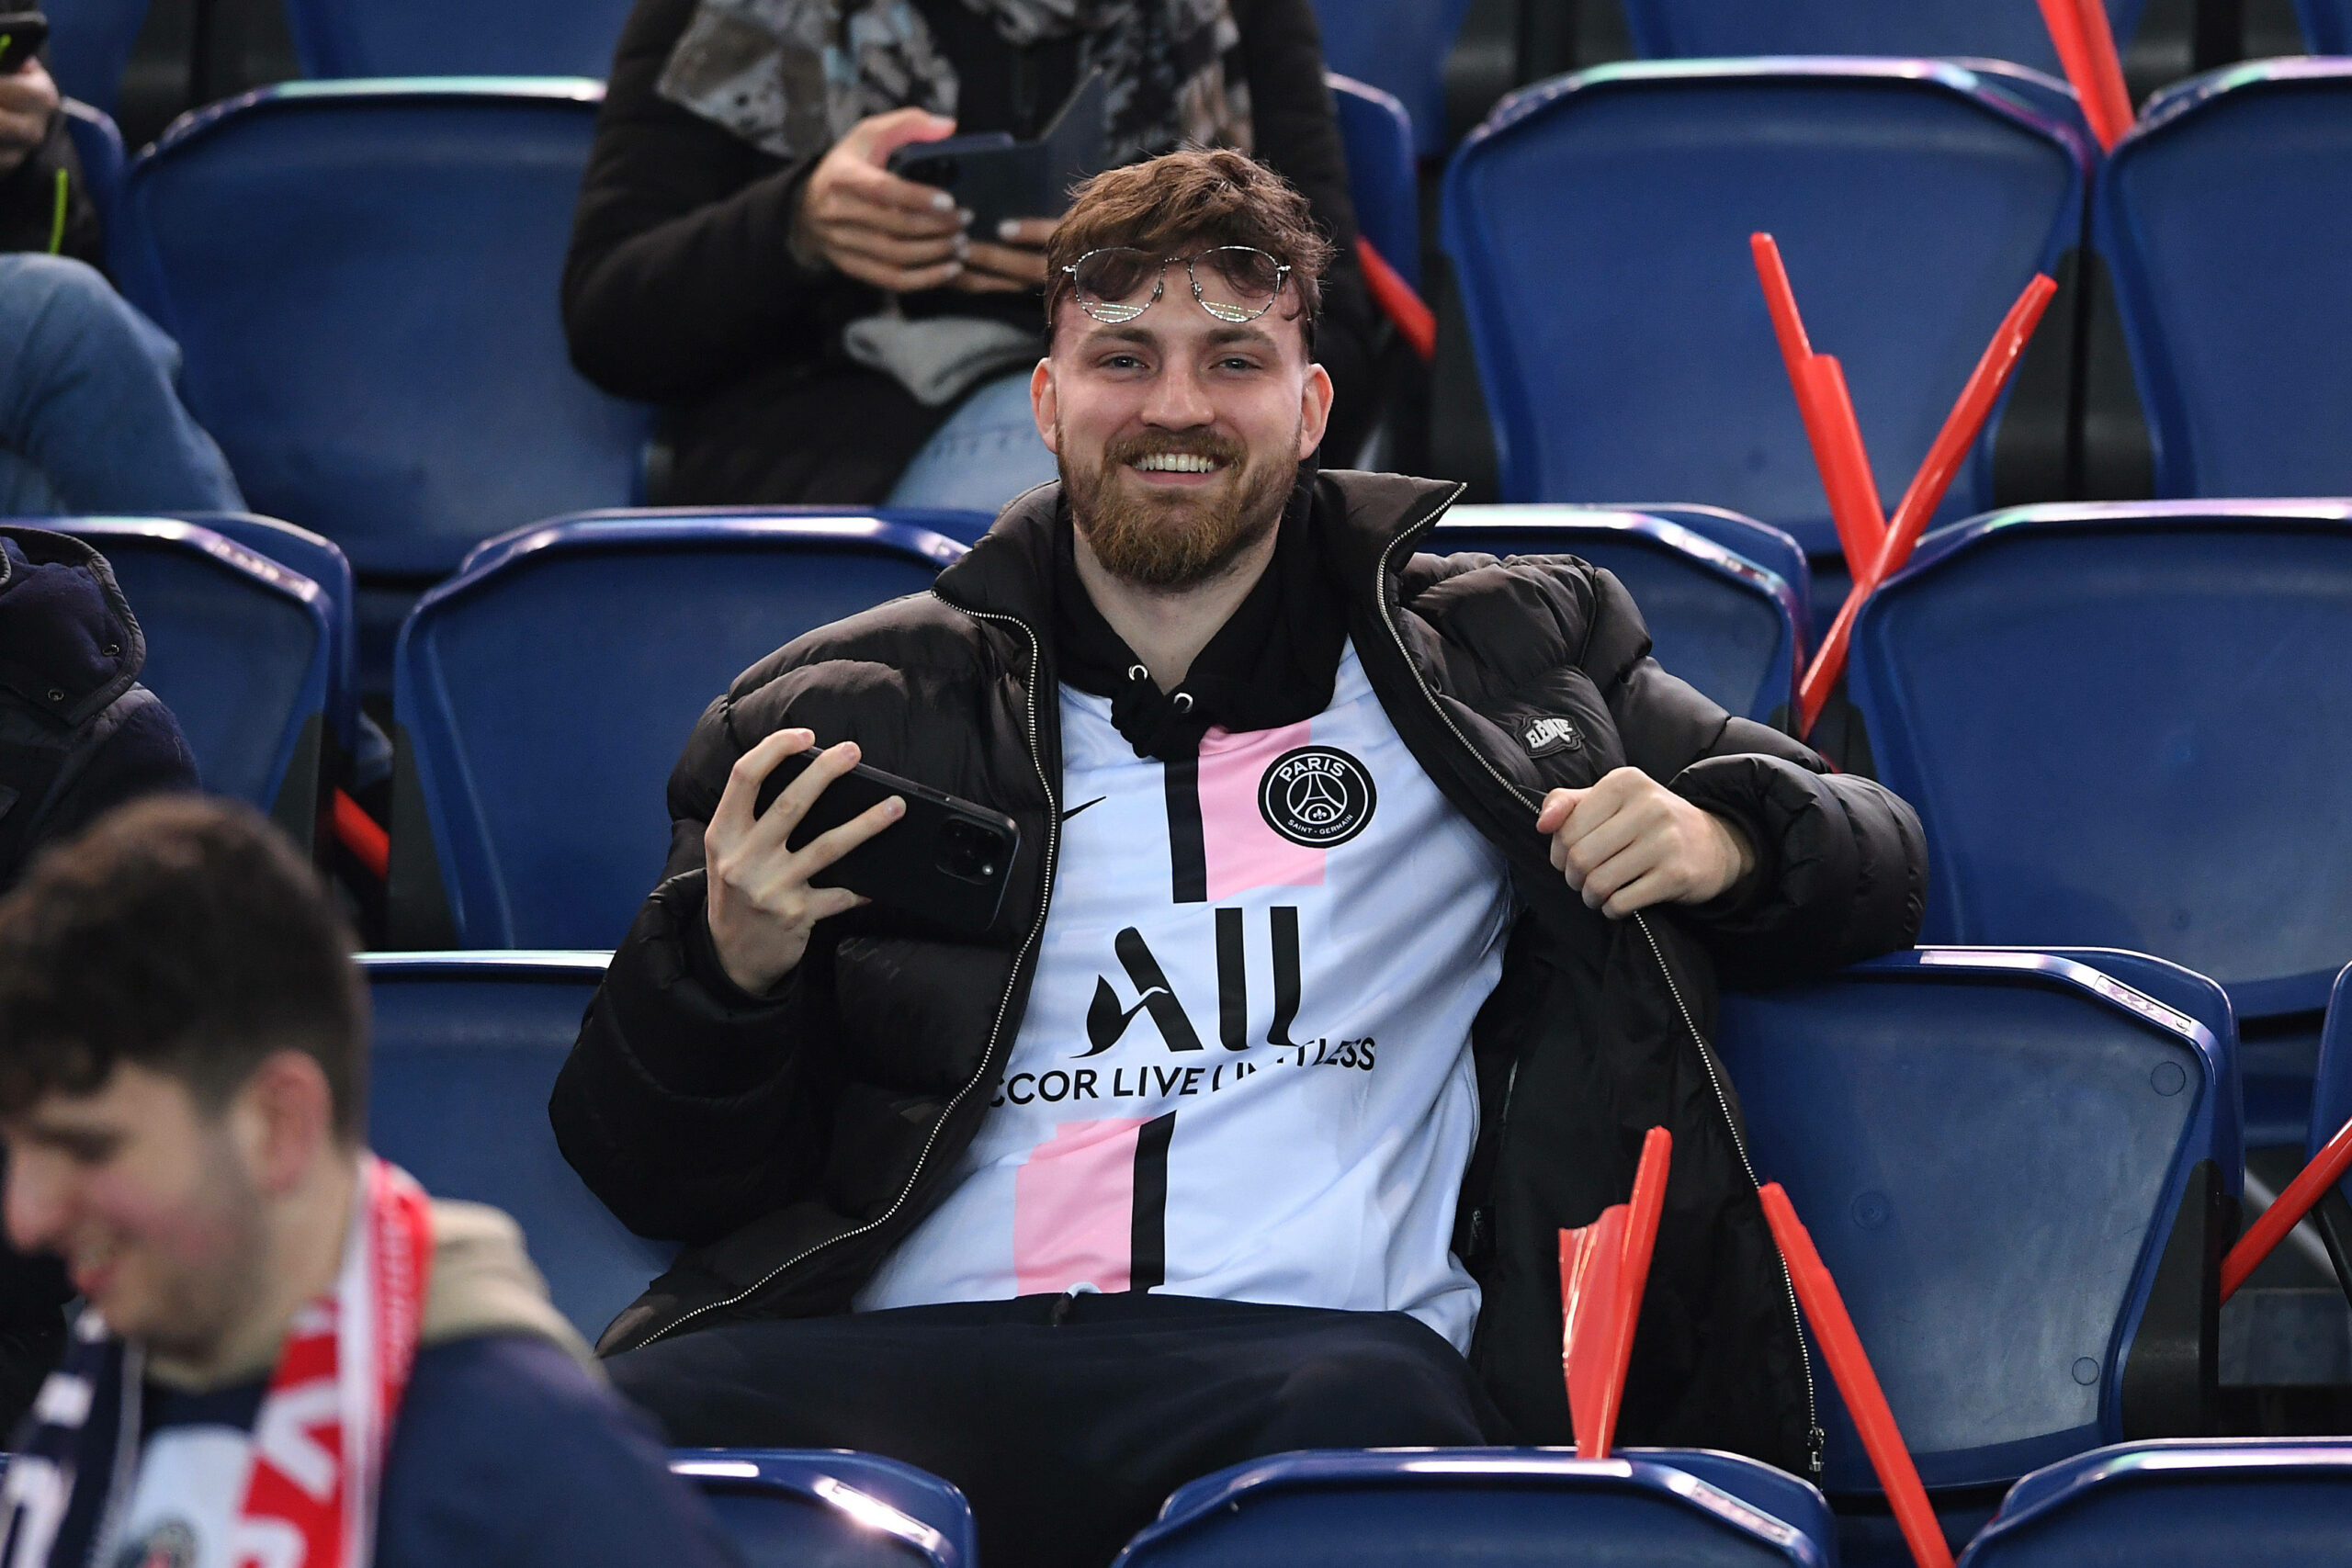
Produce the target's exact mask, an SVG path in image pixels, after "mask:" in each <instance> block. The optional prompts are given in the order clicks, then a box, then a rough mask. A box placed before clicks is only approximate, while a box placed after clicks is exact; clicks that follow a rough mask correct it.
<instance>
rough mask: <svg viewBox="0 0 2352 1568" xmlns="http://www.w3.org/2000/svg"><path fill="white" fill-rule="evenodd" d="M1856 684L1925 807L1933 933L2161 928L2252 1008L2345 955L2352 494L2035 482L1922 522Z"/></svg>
mask: <svg viewBox="0 0 2352 1568" xmlns="http://www.w3.org/2000/svg"><path fill="white" fill-rule="evenodd" d="M1853 647H1854V654H1853V660H1852V664H1851V667H1850V671H1849V682H1850V690H1851V691H1852V693H1853V695H1854V700H1855V702H1856V703H1857V705H1859V706H1860V709H1861V713H1862V716H1863V719H1864V722H1865V723H1866V724H1867V725H1868V727H1869V732H1870V737H1871V749H1872V751H1873V753H1874V755H1875V757H1876V759H1877V764H1878V770H1879V775H1880V777H1881V778H1883V779H1884V780H1885V781H1886V783H1887V784H1889V785H1890V786H1892V787H1893V788H1894V790H1895V792H1896V793H1898V794H1899V795H1902V796H1903V797H1904V798H1905V800H1908V801H1909V802H1910V803H1911V804H1912V805H1913V806H1914V807H1917V810H1918V812H1919V817H1920V820H1921V822H1922V824H1923V825H1924V826H1925V827H1926V829H1927V835H1928V912H1927V923H1926V927H1925V932H1926V936H1927V938H1928V940H1930V941H1939V942H2032V943H2040V942H2081V943H2094V944H2097V945H2100V946H2106V947H2121V948H2131V949H2134V950H2137V951H2139V952H2143V953H2157V954H2160V955H2161V956H2163V957H2165V958H2169V959H2172V960H2174V961H2175V962H2177V963H2179V964H2187V965H2188V967H2190V968H2192V969H2195V970H2197V971H2198V972H2199V973H2200V974H2205V975H2210V976H2212V977H2213V978H2214V979H2216V980H2219V981H2220V982H2222V985H2223V986H2225V987H2228V989H2229V992H2230V997H2231V999H2232V1001H2233V1003H2234V1004H2235V1006H2236V1008H2237V1010H2238V1012H2239V1014H2240V1015H2241V1016H2245V1017H2257V1018H2258V1017H2267V1016H2274V1015H2278V1014H2284V1013H2291V1012H2316V1011H2317V1010H2319V1009H2320V1008H2321V1007H2323V1006H2324V1005H2325V1001H2326V995H2327V987H2328V984H2329V982H2330V981H2332V980H2333V979H2334V978H2335V972H2336V971H2337V970H2338V969H2340V968H2342V967H2343V966H2344V964H2345V963H2346V960H2347V959H2352V879H2347V878H2346V877H2342V876H2336V875H2327V874H2317V873H2316V867H2315V865H2314V863H2313V862H2312V853H2313V846H2315V845H2318V844H2333V843H2335V842H2338V841H2340V840H2341V839H2342V837H2343V833H2344V825H2345V824H2346V822H2347V821H2352V774H2347V773H2346V771H2345V769H2344V768H2343V766H2342V758H2341V755H2340V750H2341V749H2340V745H2339V741H2338V737H2340V736H2342V735H2344V734H2346V732H2347V731H2352V682H2346V680H2345V679H2344V676H2343V672H2344V671H2345V670H2346V668H2347V667H2352V502H2116V503H2110V504H2093V505H2069V506H2046V507H2026V508H2019V509H2018V510H2016V511H2012V512H2004V513H1996V514H1995V515H1993V516H1990V517H1985V518H1978V519H1975V520H1973V521H1972V522H1970V523H1967V524H1965V525H1961V526H1959V527H1955V528H1951V529H1948V530H1946V531H1945V532H1944V533H1942V534H1940V535H1938V536H1934V537H1931V538H1930V539H1928V541H1926V542H1925V543H1924V544H1923V545H1922V546H1921V547H1920V549H1919V552H1918V554H1917V556H1916V557H1915V558H1914V560H1913V563H1912V564H1911V565H1910V566H1909V567H1908V568H1907V569H1906V570H1905V571H1903V572H1902V573H1900V574H1899V575H1898V576H1897V577H1895V578H1894V580H1893V581H1889V582H1888V583H1887V584H1886V585H1885V586H1884V587H1883V588H1882V589H1881V590H1880V592H1878V593H1877V594H1876V595H1875V596H1874V597H1873V598H1872V599H1871V602H1870V603H1869V604H1866V605H1865V606H1864V607H1863V609H1862V611H1861V614H1860V617H1859V618H1858V620H1857V622H1856V625H1855V632H1854V644H1853Z"/></svg>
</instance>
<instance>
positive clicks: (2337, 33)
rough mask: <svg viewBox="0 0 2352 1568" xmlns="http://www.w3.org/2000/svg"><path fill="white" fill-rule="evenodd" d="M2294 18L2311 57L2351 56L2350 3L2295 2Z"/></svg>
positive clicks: (2335, 0) (2338, 0)
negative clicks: (2325, 55) (2299, 25)
mask: <svg viewBox="0 0 2352 1568" xmlns="http://www.w3.org/2000/svg"><path fill="white" fill-rule="evenodd" d="M2295 17H2296V19H2297V20H2298V21H2300V22H2301V23H2302V24H2303V41H2304V43H2305V44H2307V45H2308V46H2309V47H2310V49H2311V51H2312V53H2313V54H2352V3H2347V0H2295Z"/></svg>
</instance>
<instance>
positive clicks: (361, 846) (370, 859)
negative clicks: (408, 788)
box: [333, 790, 392, 882]
mask: <svg viewBox="0 0 2352 1568" xmlns="http://www.w3.org/2000/svg"><path fill="white" fill-rule="evenodd" d="M333 820H334V836H335V837H336V838H337V839H338V840H341V841H342V843H343V846H344V848H345V849H347V850H349V851H350V852H352V854H353V856H354V857H355V858H356V859H357V860H358V862H359V863H360V864H361V865H363V866H365V867H367V868H368V872H369V873H370V874H372V875H373V876H374V877H375V878H376V880H377V881H379V882H381V881H383V880H384V878H385V876H386V874H389V873H390V870H391V867H392V840H391V835H390V834H388V833H386V832H385V831H384V829H381V828H379V827H378V826H377V825H376V819H375V818H373V817H370V816H368V813H367V812H365V811H364V810H362V809H360V806H359V803H358V802H357V801H356V800H354V799H352V798H351V796H349V795H345V794H344V792H343V791H341V790H337V791H335V792H334V818H333Z"/></svg>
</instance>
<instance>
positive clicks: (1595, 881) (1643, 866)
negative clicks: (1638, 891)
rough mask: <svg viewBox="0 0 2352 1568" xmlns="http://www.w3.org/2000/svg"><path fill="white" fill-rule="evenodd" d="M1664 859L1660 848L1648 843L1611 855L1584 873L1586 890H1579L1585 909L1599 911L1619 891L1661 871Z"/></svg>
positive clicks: (1637, 844)
mask: <svg viewBox="0 0 2352 1568" xmlns="http://www.w3.org/2000/svg"><path fill="white" fill-rule="evenodd" d="M1661 859H1662V857H1661V856H1660V854H1659V852H1658V846H1657V844H1656V843H1655V842H1653V841H1651V840H1640V841H1637V842H1635V843H1634V844H1633V845H1632V846H1630V847H1629V848H1626V849H1624V850H1621V851H1619V852H1617V853H1615V854H1613V855H1611V856H1610V857H1609V858H1608V859H1607V860H1605V861H1603V862H1601V863H1600V864H1599V865H1596V866H1594V867H1592V868H1591V869H1590V870H1589V871H1587V872H1586V873H1585V875H1584V886H1582V887H1581V888H1579V889H1578V891H1579V892H1581V893H1582V894H1583V895H1584V902H1585V907H1586V908H1589V909H1598V908H1600V907H1601V906H1602V905H1603V904H1605V903H1607V902H1608V901H1609V900H1610V899H1611V898H1612V897H1615V896H1616V895H1617V894H1618V892H1619V891H1620V890H1622V889H1623V888H1626V887H1630V886H1633V885H1634V883H1635V882H1638V881H1639V880H1641V879H1642V878H1643V877H1645V876H1646V875H1648V874H1651V873H1653V872H1655V871H1657V870H1658V869H1659V864H1660V861H1661Z"/></svg>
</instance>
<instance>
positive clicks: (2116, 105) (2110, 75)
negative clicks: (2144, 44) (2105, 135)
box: [2075, 0, 2140, 152]
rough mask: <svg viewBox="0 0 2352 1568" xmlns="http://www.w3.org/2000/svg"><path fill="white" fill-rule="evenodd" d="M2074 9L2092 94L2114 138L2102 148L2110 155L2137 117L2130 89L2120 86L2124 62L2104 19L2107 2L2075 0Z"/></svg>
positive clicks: (2113, 31) (2113, 33) (2112, 28)
mask: <svg viewBox="0 0 2352 1568" xmlns="http://www.w3.org/2000/svg"><path fill="white" fill-rule="evenodd" d="M2075 10H2076V12H2077V13H2078V14H2079V15H2080V16H2081V17H2082V28H2083V42H2084V44H2085V46H2086V51H2087V53H2088V57H2089V60H2090V66H2091V90H2092V91H2093V92H2094V93H2096V94H2098V99H2099V105H2100V113H2101V116H2102V118H2105V119H2106V121H2107V123H2108V124H2109V126H2111V127H2112V128H2113V129H2114V131H2115V135H2114V138H2113V139H2112V140H2108V141H2103V145H2104V146H2105V147H2106V149H2107V150H2108V151H2109V152H2113V151H2114V149H2115V143H2116V142H2117V141H2122V140H2123V133H2124V132H2125V131H2127V130H2131V122H2132V121H2133V120H2135V119H2137V118H2140V117H2139V114H2138V112H2137V111H2136V110H2134V109H2133V108H2132V107H2131V89H2130V88H2128V87H2126V86H2125V85H2123V62H2122V59H2121V58H2120V56H2119V55H2118V54H2117V53H2116V51H2115V28H2114V27H2113V26H2112V25H2110V24H2109V21H2108V19H2107V6H2106V0H2075Z"/></svg>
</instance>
